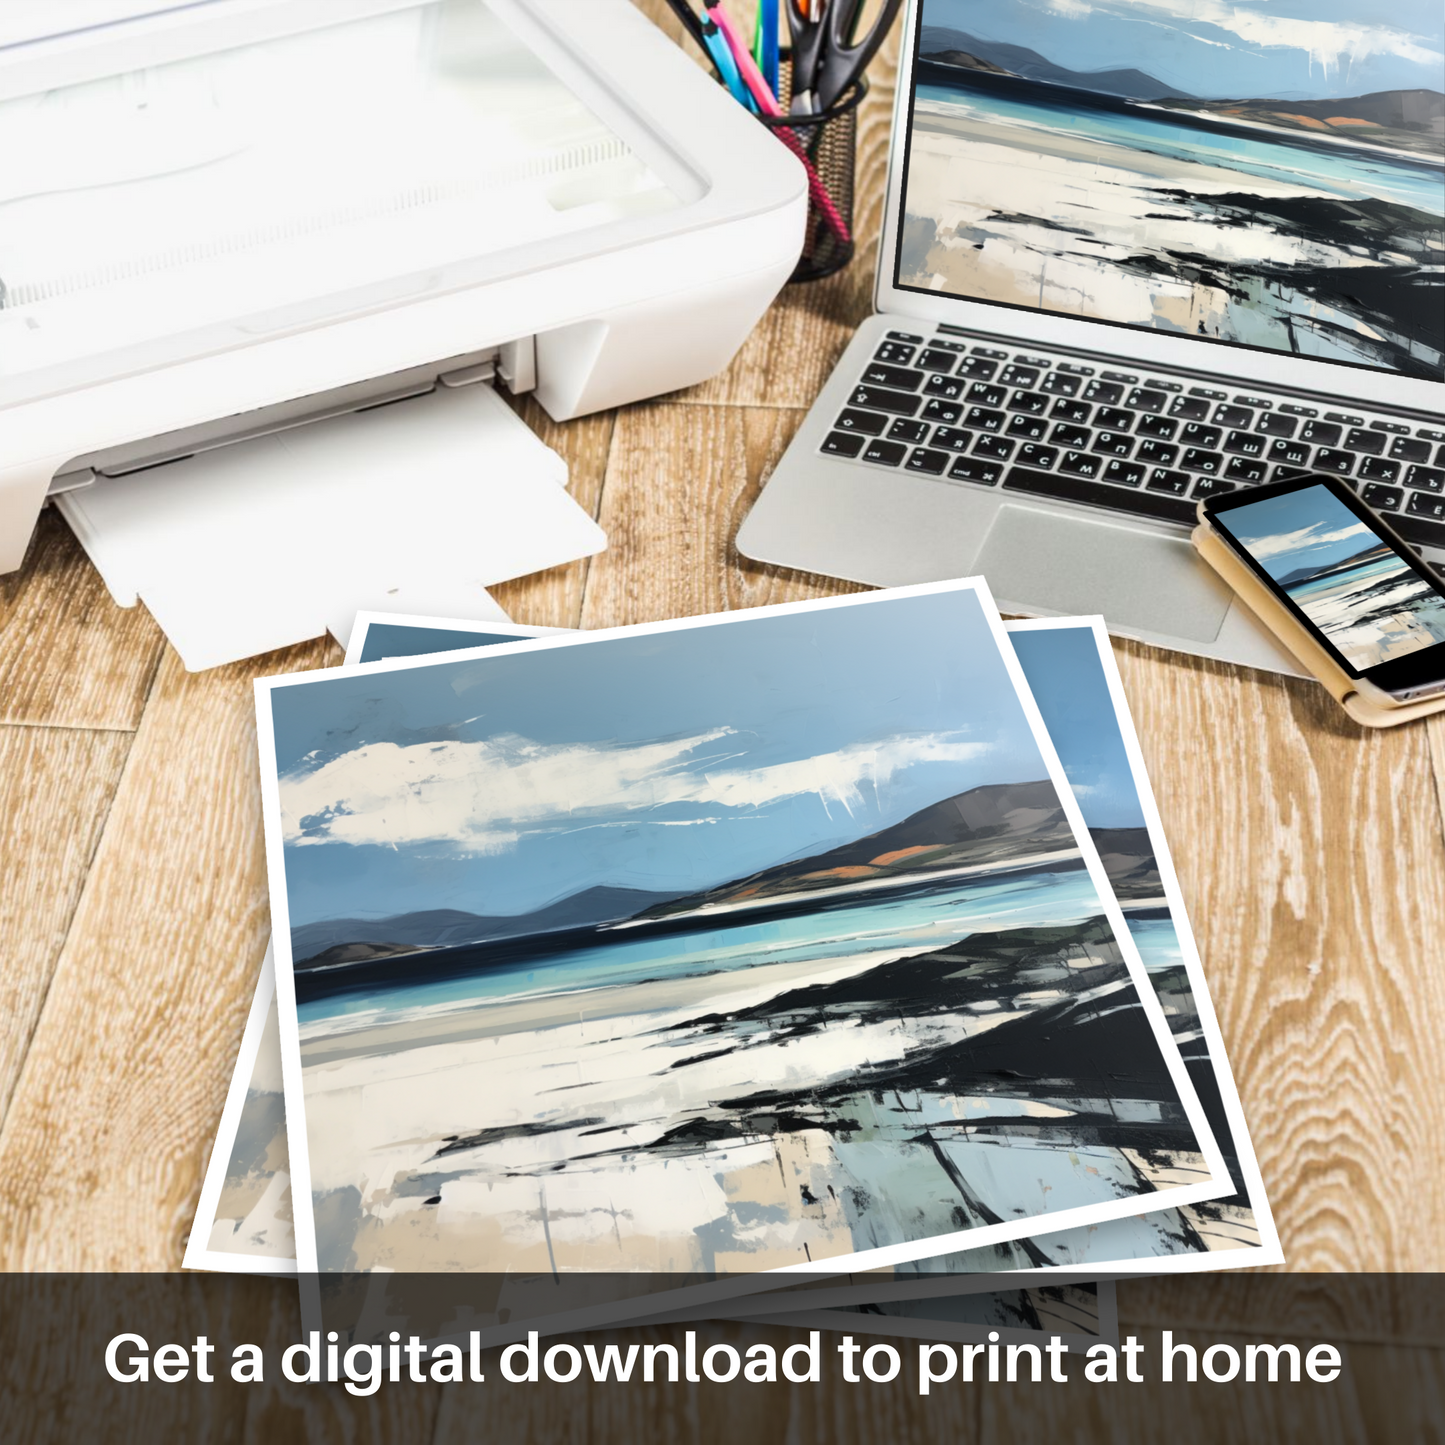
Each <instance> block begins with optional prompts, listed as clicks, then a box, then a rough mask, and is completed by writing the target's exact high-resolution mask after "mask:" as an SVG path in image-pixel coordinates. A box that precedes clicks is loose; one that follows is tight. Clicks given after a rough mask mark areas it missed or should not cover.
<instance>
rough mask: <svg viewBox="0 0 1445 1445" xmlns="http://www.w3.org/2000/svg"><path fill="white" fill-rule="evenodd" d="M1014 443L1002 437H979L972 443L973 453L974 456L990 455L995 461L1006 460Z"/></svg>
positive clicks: (1011, 451)
mask: <svg viewBox="0 0 1445 1445" xmlns="http://www.w3.org/2000/svg"><path fill="white" fill-rule="evenodd" d="M1013 449H1014V444H1013V443H1012V442H1011V441H1008V440H1006V439H1005V438H1004V437H979V439H978V440H977V441H976V442H975V443H974V444H973V454H974V456H976V457H992V458H994V459H995V460H996V461H1000V462H1006V461H1007V460H1008V459H1009V457H1011V456H1012V455H1013Z"/></svg>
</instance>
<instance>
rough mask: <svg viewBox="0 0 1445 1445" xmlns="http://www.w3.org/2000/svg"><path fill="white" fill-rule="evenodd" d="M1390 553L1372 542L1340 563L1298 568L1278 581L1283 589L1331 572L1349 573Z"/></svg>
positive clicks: (1339, 561) (1387, 549)
mask: <svg viewBox="0 0 1445 1445" xmlns="http://www.w3.org/2000/svg"><path fill="white" fill-rule="evenodd" d="M1389 551H1390V549H1389V548H1388V547H1386V546H1385V545H1384V544H1383V543H1381V542H1375V541H1371V542H1370V544H1369V545H1368V546H1367V547H1362V548H1361V549H1360V550H1359V551H1358V552H1352V553H1351V554H1350V555H1349V556H1348V557H1341V558H1340V559H1339V560H1338V561H1335V562H1329V563H1325V564H1321V563H1318V562H1316V563H1315V565H1314V566H1313V567H1296V568H1295V569H1294V571H1293V572H1287V573H1285V575H1284V576H1283V577H1279V578H1277V579H1276V581H1278V583H1279V585H1280V586H1281V587H1289V586H1292V585H1293V584H1294V583H1296V582H1308V581H1309V579H1310V578H1311V577H1324V576H1327V575H1328V574H1329V573H1331V572H1348V571H1349V570H1350V568H1352V567H1358V566H1359V565H1360V564H1361V563H1362V562H1364V561H1365V560H1366V559H1367V558H1369V557H1371V556H1372V555H1379V556H1381V557H1383V556H1385V555H1386V554H1387V553H1389Z"/></svg>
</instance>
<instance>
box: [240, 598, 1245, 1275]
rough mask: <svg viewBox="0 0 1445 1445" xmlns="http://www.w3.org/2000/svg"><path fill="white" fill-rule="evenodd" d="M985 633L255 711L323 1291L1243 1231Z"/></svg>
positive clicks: (467, 670) (402, 675)
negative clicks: (1201, 1224) (1127, 1234)
mask: <svg viewBox="0 0 1445 1445" xmlns="http://www.w3.org/2000/svg"><path fill="white" fill-rule="evenodd" d="M996 627H997V623H996V619H993V618H991V617H990V616H989V614H988V612H987V611H986V609H985V606H984V604H983V602H982V600H981V599H980V597H979V595H978V593H977V592H976V591H975V590H974V589H973V587H972V586H971V585H968V584H948V585H946V586H941V587H934V588H926V589H909V590H907V591H905V592H903V593H899V594H891V595H886V594H885V595H880V596H876V597H866V598H858V599H847V600H846V601H838V602H834V603H829V604H811V605H808V606H805V607H800V608H782V609H769V610H768V611H766V612H763V613H756V614H752V615H742V616H735V617H730V618H724V619H707V620H706V621H704V622H700V623H694V624H686V623H684V624H666V625H660V626H658V627H657V628H655V629H642V630H636V631H634V632H633V633H631V634H624V635H618V636H613V637H600V638H597V639H595V640H590V641H569V642H565V643H560V644H559V643H555V642H550V641H549V642H546V643H538V644H524V645H521V646H513V647H509V648H505V649H494V650H490V651H489V652H488V653H485V654H463V655H461V656H459V657H457V658H455V659H437V660H435V661H430V662H424V663H421V664H414V663H406V664H379V665H377V667H375V668H369V669H366V670H364V671H363V672H361V673H358V674H356V675H354V676H348V675H344V674H342V675H328V676H316V677H310V678H297V679H277V680H273V681H271V682H269V683H265V684H262V685H261V687H260V708H259V718H260V723H261V732H262V739H263V757H266V758H267V759H268V761H267V763H266V768H267V772H268V776H269V777H270V779H271V782H270V786H269V789H268V791H269V793H270V797H269V798H268V811H269V812H270V816H269V817H268V828H270V829H272V841H273V886H274V885H275V884H276V883H279V882H280V874H281V872H282V870H283V869H284V888H280V887H276V888H275V893H274V896H273V913H274V917H275V921H276V924H277V927H278V934H279V932H280V930H281V929H283V928H284V929H285V930H286V940H287V943H288V944H289V947H288V948H287V949H285V950H284V954H285V955H287V956H283V951H281V950H278V963H279V976H280V979H281V990H280V992H281V1003H282V1013H281V1017H282V1028H283V1047H287V1048H294V1049H296V1050H297V1051H298V1053H297V1055H296V1057H297V1058H298V1062H299V1078H300V1084H299V1088H298V1089H297V1091H296V1094H295V1096H294V1097H293V1096H292V1095H290V1094H289V1093H288V1110H289V1113H290V1115H291V1117H292V1120H293V1124H295V1123H298V1122H299V1121H300V1120H302V1119H304V1121H305V1130H304V1134H303V1133H302V1131H301V1130H300V1128H299V1127H293V1131H292V1140H291V1143H292V1153H293V1169H294V1174H295V1177H296V1180H297V1186H298V1191H300V1190H301V1185H302V1181H303V1180H305V1181H306V1182H307V1185H308V1187H309V1200H310V1204H311V1210H310V1211H309V1212H308V1211H305V1210H304V1209H302V1208H300V1207H299V1206H298V1210H297V1242H298V1258H299V1259H300V1261H301V1264H302V1266H303V1268H310V1267H320V1268H321V1269H323V1270H353V1269H375V1268H382V1269H447V1270H453V1269H459V1268H461V1269H477V1270H487V1271H502V1270H514V1271H528V1270H530V1271H538V1272H549V1271H563V1270H606V1271H626V1270H640V1271H650V1272H670V1271H705V1272H709V1273H728V1272H754V1271H759V1270H764V1269H769V1268H777V1267H785V1266H796V1267H800V1268H807V1267H808V1266H809V1265H810V1264H811V1263H816V1262H818V1261H833V1260H843V1259H848V1258H850V1257H862V1258H864V1259H866V1260H868V1261H870V1262H876V1263H886V1262H890V1261H891V1260H893V1259H896V1258H904V1257H917V1256H920V1255H923V1254H927V1253H929V1252H931V1251H933V1250H935V1249H942V1248H947V1247H950V1246H951V1247H953V1248H958V1247H960V1245H961V1243H962V1242H963V1241H964V1240H967V1239H977V1240H978V1242H980V1243H982V1242H985V1241H987V1240H991V1239H997V1238H1004V1237H1012V1236H1014V1235H1017V1234H1020V1233H1026V1232H1028V1231H1029V1230H1031V1229H1035V1228H1037V1227H1039V1226H1038V1222H1039V1221H1041V1220H1042V1221H1049V1222H1052V1221H1057V1222H1058V1223H1059V1224H1061V1225H1062V1224H1064V1223H1072V1222H1075V1221H1076V1220H1078V1221H1080V1222H1082V1221H1084V1220H1091V1219H1095V1218H1113V1217H1119V1216H1122V1215H1126V1214H1131V1213H1137V1212H1140V1211H1141V1210H1145V1209H1149V1208H1156V1209H1157V1208H1159V1207H1161V1205H1162V1204H1164V1203H1166V1202H1169V1203H1173V1202H1184V1201H1188V1200H1192V1199H1199V1198H1205V1197H1209V1196H1210V1195H1212V1194H1215V1193H1218V1192H1220V1189H1221V1187H1222V1186H1224V1184H1225V1177H1224V1169H1223V1163H1222V1157H1221V1155H1220V1154H1219V1152H1218V1150H1217V1148H1216V1147H1215V1146H1214V1144H1213V1141H1212V1139H1211V1138H1210V1135H1209V1131H1208V1129H1207V1126H1205V1124H1204V1122H1203V1117H1202V1114H1201V1113H1200V1111H1199V1108H1198V1104H1197V1101H1196V1099H1195V1097H1194V1095H1193V1091H1192V1089H1190V1087H1189V1085H1188V1083H1187V1077H1186V1075H1185V1073H1184V1070H1183V1066H1182V1063H1181V1061H1180V1060H1179V1058H1178V1055H1177V1052H1175V1051H1174V1050H1173V1049H1172V1048H1171V1046H1170V1045H1169V1044H1168V1041H1167V1028H1166V1026H1165V1024H1164V1021H1163V1017H1162V1014H1161V1013H1160V1012H1159V1011H1158V1007H1157V1003H1156V1002H1155V1001H1154V1000H1153V998H1152V994H1151V991H1150V990H1149V989H1148V987H1147V982H1146V981H1145V979H1144V975H1143V970H1142V968H1141V967H1140V965H1139V963H1138V958H1137V954H1136V953H1134V951H1133V949H1132V948H1131V947H1130V946H1129V945H1128V944H1127V943H1123V942H1121V939H1120V937H1119V936H1117V935H1116V933H1115V931H1114V928H1113V927H1112V925H1111V922H1110V918H1111V916H1112V917H1113V918H1117V917H1118V915H1117V912H1114V910H1113V905H1112V900H1110V902H1109V903H1107V904H1106V903H1105V901H1104V899H1103V898H1101V896H1100V893H1099V890H1098V889H1097V888H1096V886H1095V884H1094V882H1093V878H1092V876H1091V873H1090V871H1089V866H1087V860H1086V857H1085V853H1086V852H1087V851H1088V850H1087V843H1086V839H1087V835H1086V834H1083V830H1082V828H1081V827H1080V828H1079V830H1078V831H1077V832H1076V831H1075V827H1074V823H1073V821H1072V819H1075V818H1077V813H1076V812H1074V811H1073V808H1072V807H1071V806H1070V805H1069V803H1068V802H1066V800H1065V799H1064V798H1063V797H1061V795H1060V792H1059V785H1056V783H1055V781H1054V778H1053V774H1052V772H1051V766H1053V765H1052V764H1051V763H1050V762H1049V761H1048V760H1047V759H1046V757H1045V754H1044V753H1043V752H1042V751H1041V747H1040V739H1039V737H1038V736H1037V735H1036V734H1035V731H1034V728H1033V725H1032V724H1031V722H1030V719H1029V716H1028V714H1027V712H1026V709H1025V707H1024V705H1023V703H1022V702H1021V701H1020V698H1019V696H1018V694H1017V692H1016V691H1015V688H1014V684H1013V681H1012V679H1011V676H1010V673H1009V671H1008V668H1007V664H1006V663H1005V660H1004V658H1003V656H1002V653H1001V652H1000V648H999V636H998V634H997V632H996V630H995V629H996ZM272 759H274V761H272ZM272 769H274V772H273V771H272ZM1059 784H1062V776H1061V775H1060V778H1059ZM275 843H280V847H279V848H276V847H274V844H275ZM278 853H279V855H280V862H281V867H280V868H278V867H277V866H276V864H277V858H276V854H278ZM1094 866H1097V865H1094ZM1125 938H1127V934H1125ZM293 960H294V962H293ZM1141 985H1142V987H1141ZM288 993H289V994H290V995H291V997H290V998H288V996H287V995H288ZM293 998H294V1001H295V1003H294V1005H293V1004H292V1002H291V1000H292V999H293ZM293 1006H294V1008H295V1013H294V1015H292V1016H291V1018H290V1019H288V1017H287V1013H288V1010H289V1009H290V1008H292V1007H293ZM1121 1061H1125V1062H1124V1063H1123V1064H1121ZM289 1085H290V1080H288V1089H289ZM308 1226H309V1227H308ZM312 1231H314V1233H313V1232H312ZM308 1235H309V1236H310V1238H309V1239H308ZM939 1241H942V1242H941V1243H939ZM308 1249H310V1250H314V1252H315V1253H314V1257H312V1258H308Z"/></svg>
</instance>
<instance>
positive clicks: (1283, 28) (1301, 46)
mask: <svg viewBox="0 0 1445 1445" xmlns="http://www.w3.org/2000/svg"><path fill="white" fill-rule="evenodd" d="M1046 3H1047V4H1048V8H1049V9H1051V10H1053V11H1055V12H1056V13H1058V14H1061V15H1067V16H1071V17H1079V16H1083V15H1087V14H1089V13H1090V11H1091V10H1100V11H1104V12H1106V13H1108V14H1112V15H1119V16H1124V17H1127V18H1132V19H1139V20H1147V19H1151V18H1152V17H1154V16H1167V17H1168V18H1169V19H1170V20H1173V21H1177V22H1180V23H1181V24H1190V23H1193V24H1203V25H1211V26H1214V27H1215V28H1217V29H1219V30H1223V31H1225V32H1226V33H1228V34H1231V35H1234V36H1236V37H1238V39H1240V40H1242V41H1244V42H1245V43H1246V44H1248V45H1257V46H1265V47H1273V48H1284V49H1291V50H1300V51H1303V52H1304V53H1305V54H1306V55H1308V56H1309V59H1310V64H1311V65H1312V66H1320V67H1321V68H1323V69H1324V70H1326V71H1329V70H1339V69H1342V68H1344V67H1345V66H1348V65H1350V64H1352V63H1357V62H1359V61H1363V60H1366V59H1368V58H1369V57H1370V56H1372V55H1389V56H1395V57H1396V58H1398V59H1400V60H1406V61H1410V62H1412V63H1414V64H1418V65H1428V64H1431V63H1433V62H1438V61H1439V60H1440V58H1441V54H1440V52H1439V51H1438V50H1431V49H1430V48H1429V47H1428V46H1427V45H1422V44H1421V43H1420V42H1421V40H1422V39H1423V37H1420V36H1415V35H1411V34H1409V33H1407V32H1406V31H1403V30H1397V29H1395V28H1394V27H1393V26H1390V25H1379V24H1369V23H1362V22H1354V21H1341V20H1308V19H1304V18H1302V17H1299V16H1293V15H1278V14H1270V13H1269V12H1268V11H1266V10H1262V9H1254V8H1252V7H1250V6H1248V5H1240V4H1232V3H1227V0H1094V3H1093V4H1090V3H1089V0H1046ZM1195 38H1196V39H1198V38H1202V37H1195Z"/></svg>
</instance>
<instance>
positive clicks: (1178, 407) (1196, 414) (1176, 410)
mask: <svg viewBox="0 0 1445 1445" xmlns="http://www.w3.org/2000/svg"><path fill="white" fill-rule="evenodd" d="M1169 415H1170V416H1177V417H1178V418H1179V419H1180V420H1181V421H1203V420H1204V418H1205V417H1207V416H1208V415H1209V403H1208V402H1207V401H1205V400H1204V398H1203V397H1200V396H1176V397H1175V398H1174V400H1173V401H1172V402H1171V403H1170V404H1169Z"/></svg>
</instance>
